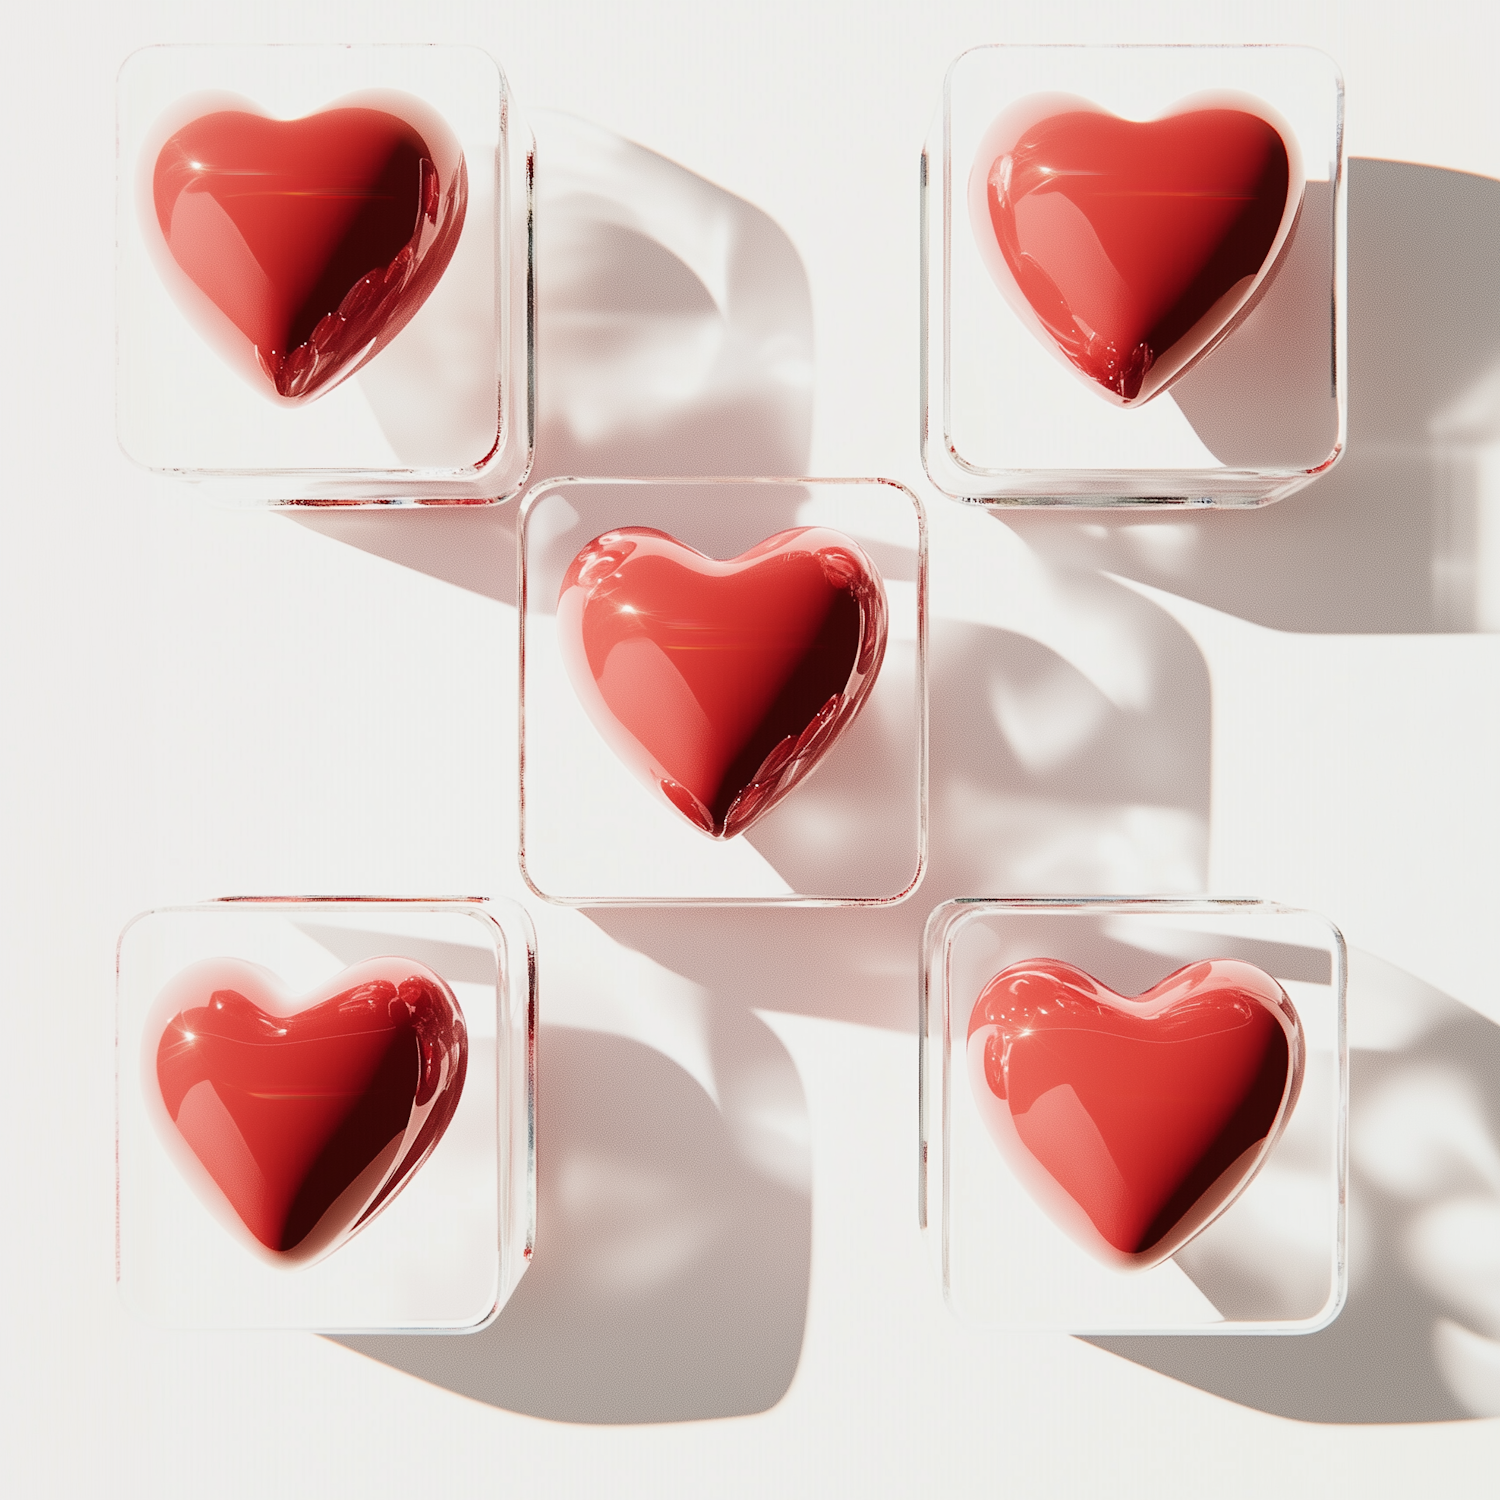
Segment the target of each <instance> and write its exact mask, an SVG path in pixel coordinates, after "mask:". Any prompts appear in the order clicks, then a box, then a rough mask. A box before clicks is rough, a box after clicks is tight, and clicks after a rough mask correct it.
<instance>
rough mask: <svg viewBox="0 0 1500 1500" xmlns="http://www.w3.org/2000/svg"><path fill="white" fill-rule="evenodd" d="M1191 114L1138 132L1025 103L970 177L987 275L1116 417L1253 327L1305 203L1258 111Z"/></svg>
mask: <svg viewBox="0 0 1500 1500" xmlns="http://www.w3.org/2000/svg"><path fill="white" fill-rule="evenodd" d="M1243 102H1244V103H1245V104H1247V105H1251V106H1254V101H1249V100H1245V101H1243ZM1191 105H1192V101H1188V102H1187V103H1185V104H1183V105H1180V106H1178V109H1177V111H1175V112H1173V113H1171V114H1169V115H1167V116H1165V117H1164V118H1162V119H1158V120H1148V121H1142V122H1137V121H1133V120H1122V119H1120V118H1118V117H1117V116H1115V115H1111V114H1107V113H1106V112H1105V111H1103V110H1101V109H1099V108H1097V107H1096V106H1095V105H1092V104H1090V103H1088V102H1087V101H1086V100H1083V99H1076V98H1073V97H1071V96H1067V95H1040V96H1034V97H1033V98H1030V99H1023V100H1021V101H1020V102H1019V103H1018V104H1016V105H1015V106H1013V107H1012V108H1011V109H1010V110H1007V111H1006V112H1005V114H1003V115H1001V116H1000V117H999V119H998V120H996V122H995V123H994V125H992V126H991V128H990V130H989V132H988V133H987V134H986V136H985V138H984V142H983V144H982V146H981V148H980V153H979V156H978V158H977V159H976V161H975V164H974V173H973V178H972V179H971V182H970V210H971V218H972V219H973V224H974V233H975V235H976V236H977V238H978V242H979V247H980V251H981V253H982V254H983V255H984V258H985V260H986V263H987V264H988V266H989V268H990V273H991V275H992V276H994V278H995V280H996V282H997V283H998V284H999V286H1000V288H1001V290H1002V291H1003V292H1004V293H1005V294H1006V296H1007V297H1008V298H1009V299H1010V300H1011V301H1012V302H1013V303H1017V304H1018V310H1019V311H1022V312H1023V316H1025V315H1026V314H1027V313H1028V312H1029V314H1030V316H1029V317H1028V319H1027V320H1028V321H1031V322H1034V325H1040V329H1041V330H1042V331H1043V333H1044V335H1045V336H1047V337H1050V339H1051V340H1052V341H1053V343H1055V345H1056V346H1057V348H1058V349H1059V350H1060V351H1061V352H1062V354H1063V356H1064V357H1065V358H1066V359H1067V360H1068V361H1069V363H1070V364H1071V365H1073V366H1074V367H1075V368H1076V369H1077V370H1079V371H1080V372H1081V373H1082V374H1083V375H1085V376H1087V377H1088V379H1089V380H1090V381H1092V382H1094V383H1095V384H1096V385H1097V386H1098V387H1099V388H1101V389H1102V390H1104V391H1105V392H1106V393H1107V394H1108V395H1109V396H1110V397H1111V398H1112V399H1113V400H1115V401H1116V402H1117V403H1119V404H1121V405H1130V404H1138V403H1140V402H1142V401H1146V400H1149V399H1150V398H1151V397H1152V396H1153V395H1155V394H1156V393H1157V392H1159V391H1161V390H1163V389H1165V388H1166V386H1167V385H1169V384H1170V383H1171V381H1172V380H1174V379H1175V378H1176V377H1177V376H1178V375H1180V374H1182V373H1183V372H1184V371H1185V370H1186V369H1187V368H1188V366H1189V365H1190V364H1191V362H1192V361H1193V360H1194V359H1196V358H1197V356H1198V355H1200V354H1201V353H1203V352H1204V351H1205V350H1206V349H1207V348H1209V347H1210V346H1211V345H1212V344H1213V343H1214V342H1215V341H1216V340H1217V339H1218V338H1219V337H1220V336H1221V335H1222V334H1223V333H1224V332H1225V331H1226V330H1227V329H1228V328H1229V327H1230V326H1231V325H1232V323H1233V322H1234V321H1235V320H1236V319H1237V318H1238V317H1240V316H1242V315H1243V314H1244V313H1245V312H1246V311H1248V309H1249V307H1250V305H1251V304H1252V298H1253V296H1254V294H1255V293H1256V292H1257V291H1258V284H1257V278H1258V277H1260V276H1261V273H1262V271H1263V270H1266V269H1268V267H1269V265H1270V263H1271V261H1272V260H1273V256H1274V254H1276V253H1279V250H1280V247H1281V243H1284V239H1285V236H1283V228H1284V227H1285V229H1286V230H1287V231H1288V233H1289V231H1290V228H1291V222H1292V219H1293V217H1294V216H1295V213H1296V210H1297V208H1298V207H1299V205H1300V203H1301V193H1302V183H1301V180H1300V174H1299V175H1298V176H1297V177H1295V178H1294V176H1293V170H1292V169H1293V165H1294V163H1295V159H1296V151H1295V146H1294V145H1293V146H1291V147H1290V148H1289V145H1288V141H1289V140H1290V135H1289V134H1288V135H1287V136H1286V137H1284V136H1283V134H1282V131H1281V129H1280V128H1279V127H1278V126H1277V125H1275V124H1273V123H1272V122H1271V119H1269V118H1264V117H1263V116H1262V114H1261V113H1259V112H1257V109H1258V108H1259V107H1258V106H1257V107H1252V108H1236V107H1229V101H1226V102H1225V104H1223V105H1219V106H1217V107H1215V106H1213V105H1212V102H1211V101H1206V107H1191ZM1267 114H1269V112H1267ZM997 252H998V253H997Z"/></svg>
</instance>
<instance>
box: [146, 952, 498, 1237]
mask: <svg viewBox="0 0 1500 1500" xmlns="http://www.w3.org/2000/svg"><path fill="white" fill-rule="evenodd" d="M142 1065H143V1066H142V1071H143V1075H144V1076H143V1084H144V1086H145V1090H146V1097H147V1100H148V1103H149V1104H150V1106H151V1109H152V1114H153V1116H154V1118H155V1120H156V1124H157V1128H158V1131H159V1133H160V1135H161V1138H162V1140H163V1141H164V1143H165V1144H166V1145H167V1147H168V1149H169V1150H170V1151H171V1153H172V1155H173V1157H174V1159H175V1160H176V1161H177V1163H178V1165H179V1166H180V1167H181V1168H182V1169H183V1171H184V1174H185V1175H186V1176H187V1177H188V1180H189V1181H190V1182H191V1183H192V1184H193V1186H194V1187H195V1189H196V1190H197V1191H198V1193H199V1196H200V1197H201V1198H202V1199H203V1200H204V1202H205V1203H206V1204H207V1205H208V1206H209V1207H210V1208H211V1209H213V1210H214V1212H215V1213H216V1214H217V1215H218V1217H219V1218H220V1219H221V1220H222V1221H223V1222H224V1223H225V1224H226V1225H227V1226H228V1227H229V1228H230V1229H231V1230H233V1231H234V1232H235V1233H236V1235H237V1237H238V1238H239V1239H240V1240H241V1241H242V1242H243V1243H245V1244H247V1245H248V1246H249V1247H250V1248H251V1249H253V1250H255V1251H257V1252H258V1253H261V1254H262V1255H265V1256H269V1258H271V1259H272V1260H274V1261H276V1262H278V1263H281V1264H305V1263H307V1262H310V1261H313V1260H317V1259H319V1258H321V1257H322V1256H324V1255H327V1254H329V1253H330V1252H331V1251H333V1250H335V1249H337V1248H338V1247H339V1246H340V1245H342V1244H343V1243H344V1242H345V1241H346V1240H348V1239H349V1238H350V1237H351V1236H352V1235H354V1234H355V1233H356V1232H357V1231H358V1230H360V1229H361V1228H363V1227H364V1225H366V1224H368V1223H369V1222H370V1220H371V1219H372V1218H373V1217H374V1216H375V1215H376V1214H377V1213H378V1212H379V1211H380V1210H381V1209H382V1208H384V1207H385V1206H386V1205H387V1204H388V1203H389V1202H390V1201H391V1200H392V1199H393V1198H394V1197H395V1195H396V1194H397V1193H399V1192H400V1191H401V1188H402V1187H403V1186H404V1185H405V1184H406V1182H407V1181H409V1180H410V1178H411V1175H412V1173H413V1172H415V1171H416V1170H417V1168H418V1167H420V1166H421V1165H422V1163H423V1162H424V1161H426V1159H427V1158H428V1157H429V1156H430V1155H431V1154H432V1151H433V1148H434V1147H436V1145H437V1143H438V1142H439V1141H440V1140H441V1139H442V1136H443V1132H444V1131H445V1130H446V1129H447V1128H448V1123H449V1121H451V1120H452V1118H453V1113H454V1111H455V1110H456V1109H457V1108H458V1100H459V1095H460V1094H461V1093H462V1091H463V1086H464V1074H465V1071H466V1069H467V1066H468V1033H467V1030H466V1028H465V1026H464V1018H463V1012H462V1011H461V1010H460V1009H459V1007H458V1002H457V1001H456V1000H455V999H454V998H453V992H452V991H451V990H450V989H449V988H448V986H447V985H446V984H445V983H444V982H443V981H442V980H441V979H440V978H439V977H438V976H437V975H436V974H434V973H433V972H432V970H431V969H428V968H425V967H424V966H423V965H421V964H419V963H414V962H412V961H411V960H410V959H404V958H375V959H370V960H368V961H367V962H365V963H360V964H355V965H354V966H353V967H352V968H348V969H345V970H344V972H343V973H342V974H339V975H338V976H337V977H336V978H334V979H333V980H332V981H330V982H329V983H328V984H325V985H322V986H320V987H319V989H318V990H316V991H314V992H313V993H312V994H311V995H308V996H304V997H303V998H301V999H292V998H291V997H289V996H288V995H287V994H286V993H285V992H284V991H283V990H282V988H281V985H280V984H279V982H278V981H277V980H276V978H275V976H274V975H272V974H270V973H269V972H267V971H266V970H265V969H262V968H259V967H258V966H256V965H255V964H250V963H245V962H242V961H241V960H239V959H234V958H216V959H209V960H206V961H204V962H202V963H197V964H193V965H192V966H191V967H189V968H187V969H184V970H183V972H182V973H180V974H178V975H177V976H176V978H174V979H173V980H172V981H171V982H170V983H169V984H168V985H167V986H166V988H165V989H164V990H163V991H162V993H161V995H160V996H158V998H157V1000H156V1004H155V1006H154V1007H153V1009H152V1013H151V1018H150V1020H149V1021H148V1024H147V1028H146V1034H145V1044H144V1051H143V1055H142Z"/></svg>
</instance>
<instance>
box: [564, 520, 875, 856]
mask: <svg viewBox="0 0 1500 1500" xmlns="http://www.w3.org/2000/svg"><path fill="white" fill-rule="evenodd" d="M886 615H887V611H886V602H885V588H884V585H883V584H882V582H881V578H880V574H879V572H878V571H877V570H876V567H875V564H874V563H873V562H871V561H870V559H869V558H868V557H867V556H866V555H865V553H864V552H863V551H862V550H861V549H860V548H859V547H858V546H857V545H856V544H855V543H854V542H852V541H851V540H850V539H849V538H848V537H846V536H844V535H842V534H841V533H839V532H837V531H831V530H827V529H825V528H822V527H801V528H799V529H797V530H793V531H782V532H778V533H777V534H776V535H775V536H772V537H767V538H766V540H765V541H763V542H760V543H759V544H758V545H756V546H754V547H752V548H751V549H750V550H749V551H748V552H745V553H743V554H742V555H741V556H739V557H736V558H733V559H731V560H730V561H728V562H719V561H716V560H715V559H713V558H710V557H705V556H703V554H702V553H701V552H696V551H694V550H693V548H691V547H689V546H687V545H685V544H684V543H682V542H679V541H677V540H676V539H675V538H674V537H671V536H668V535H667V534H666V533H665V532H662V531H657V530H655V529H653V528H650V527H644V526H631V527H625V528H623V529H621V530H619V531H610V532H606V533H605V534H604V535H603V536H600V537H596V538H595V539H594V540H593V541H592V542H590V543H589V544H588V546H586V547H585V548H584V549H583V550H582V551H581V552H580V553H579V554H578V556H577V557H575V558H574V559H573V562H572V564H571V565H570V566H569V568H568V571H567V574H566V576H565V577H564V579H563V583H562V590H561V593H560V594H559V596H558V604H557V625H558V637H559V640H560V642H561V646H562V653H563V660H564V662H565V663H566V665H567V670H568V675H569V677H570V678H571V679H572V682H573V686H574V689H575V690H576V691H577V693H578V696H579V698H580V700H581V701H582V703H583V705H584V707H585V709H586V710H587V711H588V714H589V717H590V718H591V719H592V720H593V721H594V723H595V725H596V726H597V727H598V729H599V732H600V733H601V734H602V735H603V736H604V738H605V740H606V741H607V742H608V743H609V744H610V746H611V747H612V748H613V750H614V751H615V753H616V754H617V755H618V756H619V757H620V759H621V760H623V761H624V762H625V764H626V765H627V766H629V767H630V769H631V770H632V771H633V772H635V774H636V775H637V776H638V777H640V779H641V780H642V781H643V782H644V783H645V784H646V785H647V786H648V787H649V788H650V789H651V790H652V791H653V792H654V793H655V794H656V795H657V796H658V797H659V798H660V799H662V800H663V801H664V802H666V803H667V804H668V805H669V806H671V807H672V808H673V809H675V810H676V811H677V812H679V813H681V814H682V816H683V817H685V818H687V819H688V821H689V822H691V823H692V824H693V825H694V826H695V827H697V828H699V829H701V830H702V831H703V832H704V833H707V834H709V835H710V836H712V837H714V838H730V837H732V836H733V835H735V834H737V833H742V832H743V831H744V830H745V829H746V828H748V827H749V826H750V825H751V824H752V823H753V822H754V821H755V820H756V819H757V818H759V817H761V816H763V815H764V814H765V813H766V812H768V811H769V810H770V809H771V808H772V807H774V806H775V805H776V804H777V803H778V802H780V801H781V799H782V798H783V797H785V796H786V795H787V794H788V793H789V792H790V791H791V790H792V789H793V788H794V787H795V786H797V784H798V783H799V782H801V781H802V780H803V779H804V778H805V777H806V776H807V775H808V774H809V773H810V772H811V771H812V770H813V769H814V767H815V766H816V765H817V764H818V763H819V761H820V760H821V759H822V758H823V757H824V756H825V755H826V754H827V753H828V751H829V750H830V749H831V748H832V746H833V744H834V742H835V740H836V739H837V738H838V737H839V735H841V734H842V733H843V732H844V730H845V729H847V728H848V726H849V724H850V723H851V722H852V721H853V719H854V717H855V715H856V714H857V713H858V712H859V710H860V708H861V707H862V706H863V705H864V702H865V700H866V699H867V698H868V696H869V694H870V690H871V689H872V688H873V687H874V685H875V678H876V674H877V673H878V672H879V671H880V664H881V661H882V659H883V657H884V654H885V640H886Z"/></svg>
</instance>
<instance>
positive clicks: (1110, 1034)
mask: <svg viewBox="0 0 1500 1500" xmlns="http://www.w3.org/2000/svg"><path fill="white" fill-rule="evenodd" d="M1304 1052H1305V1046H1304V1042H1303V1037H1302V1025H1301V1022H1300V1021H1299V1020H1298V1018H1297V1012H1296V1011H1295V1010H1294V1009H1293V1007H1292V1002H1291V1001H1290V1000H1289V999H1288V998H1287V996H1286V992H1285V991H1284V990H1283V989H1282V988H1281V986H1280V985H1279V984H1277V983H1276V981H1275V980H1274V979H1272V978H1271V977H1270V976H1269V975H1267V974H1264V973H1262V972H1261V970H1259V969H1257V968H1255V967H1254V966H1253V965H1252V964H1247V963H1242V962H1240V961H1239V960H1238V959H1226V958H1216V959H1211V960H1206V961H1204V962H1201V963H1195V964H1189V965H1188V966H1187V967H1186V968H1183V969H1179V970H1178V971H1177V972H1176V973H1175V974H1171V975H1168V977H1167V978H1165V979H1163V980H1162V981H1161V983H1160V984H1158V985H1156V986H1155V987H1154V988H1152V989H1149V990H1147V991H1146V992H1145V994H1143V995H1138V996H1136V997H1135V998H1134V999H1133V1000H1132V999H1126V998H1124V997H1123V996H1121V995H1117V994H1116V993H1115V992H1114V991H1113V990H1111V989H1108V988H1106V987H1105V986H1104V985H1102V984H1100V983H1099V982H1098V980H1096V979H1094V978H1093V977H1092V976H1090V975H1088V974H1086V973H1084V971H1083V970H1082V969H1078V968H1074V967H1073V965H1072V964H1067V963H1062V962H1060V961H1059V960H1057V959H1050V958H1039V959H1031V960H1028V961H1027V962H1025V963H1019V964H1013V965H1012V966H1011V967H1010V968H1008V969H1006V970H1004V971H1003V972H1002V973H1000V974H997V975H996V976H995V977H994V978H993V979H992V980H990V982H989V983H988V984H987V985H986V986H985V987H984V990H983V992H982V993H981V994H980V996H979V1000H978V1002H977V1003H976V1004H975V1006H974V1010H973V1013H972V1015H971V1016H970V1019H969V1035H968V1071H969V1083H970V1087H971V1088H972V1090H973V1094H974V1099H975V1101H976V1102H977V1104H978V1106H979V1112H980V1114H981V1115H982V1116H983V1118H984V1122H985V1125H986V1127H987V1128H988V1130H989V1132H990V1134H991V1136H992V1137H993V1138H994V1140H995V1143H996V1144H997V1145H998V1146H999V1147H1000V1151H1001V1154H1002V1155H1003V1156H1004V1157H1005V1159H1006V1161H1007V1163H1008V1164H1009V1165H1010V1167H1011V1169H1012V1171H1014V1173H1015V1174H1016V1176H1017V1178H1019V1179H1020V1181H1021V1182H1022V1183H1023V1184H1024V1185H1025V1186H1026V1187H1027V1188H1028V1189H1029V1190H1030V1192H1031V1194H1032V1196H1033V1197H1034V1198H1035V1199H1036V1200H1037V1202H1038V1203H1039V1204H1040V1205H1041V1206H1042V1207H1043V1208H1044V1209H1045V1210H1046V1211H1047V1213H1048V1215H1049V1216H1050V1217H1051V1218H1052V1219H1053V1221H1054V1222H1055V1223H1057V1224H1058V1226H1059V1227H1060V1228H1062V1229H1064V1230H1065V1231H1067V1233H1068V1234H1069V1235H1071V1236H1072V1238H1073V1239H1075V1240H1076V1241H1077V1242H1078V1243H1079V1244H1081V1245H1082V1246H1083V1247H1084V1248H1085V1249H1087V1250H1089V1251H1091V1252H1093V1254H1094V1255H1096V1256H1097V1257H1098V1258H1099V1259H1101V1260H1103V1261H1105V1262H1106V1263H1108V1264H1110V1265H1114V1266H1118V1267H1121V1268H1133V1267H1146V1266H1154V1265H1157V1264H1158V1263H1160V1262H1161V1261H1164V1260H1166V1259H1168V1258H1169V1257H1170V1256H1172V1255H1175V1254H1176V1253H1177V1251H1179V1250H1180V1249H1182V1247H1183V1246H1184V1245H1185V1244H1186V1243H1187V1242H1188V1241H1189V1240H1190V1239H1192V1237H1193V1236H1194V1235H1195V1234H1197V1233H1198V1232H1199V1231H1200V1230H1202V1229H1203V1228H1205V1227H1206V1226H1207V1225H1208V1224H1209V1223H1210V1222H1211V1221H1212V1220H1213V1219H1215V1218H1216V1217H1217V1216H1218V1215H1219V1214H1220V1213H1222V1212H1223V1211H1224V1210H1225V1209H1226V1208H1228V1206H1229V1205H1230V1203H1232V1202H1233V1201H1234V1199H1235V1198H1236V1197H1237V1196H1238V1195H1239V1194H1240V1193H1241V1192H1242V1191H1243V1190H1244V1188H1245V1187H1246V1185H1247V1184H1248V1183H1249V1182H1250V1179H1251V1178H1252V1177H1254V1175H1255V1174H1256V1172H1257V1171H1258V1170H1259V1169H1260V1167H1261V1164H1262V1163H1263V1162H1264V1161H1265V1159H1266V1157H1267V1156H1268V1155H1269V1154H1270V1152H1271V1148H1272V1147H1273V1146H1274V1145H1275V1143H1276V1140H1277V1137H1278V1136H1279V1135H1280V1134H1281V1131H1282V1129H1283V1128H1284V1127H1285V1125H1286V1122H1287V1120H1288V1118H1289V1117H1290V1115H1291V1112H1292V1110H1293V1108H1294V1107H1295V1105H1296V1102H1297V1094H1298V1092H1299V1090H1300V1089H1301V1087H1302V1066H1303V1056H1304Z"/></svg>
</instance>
